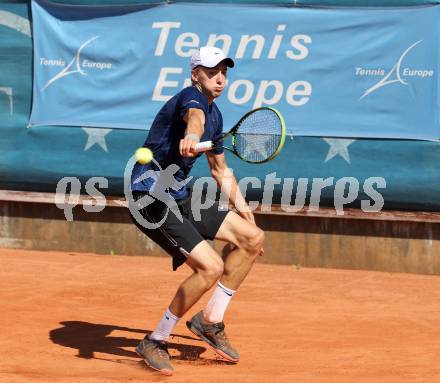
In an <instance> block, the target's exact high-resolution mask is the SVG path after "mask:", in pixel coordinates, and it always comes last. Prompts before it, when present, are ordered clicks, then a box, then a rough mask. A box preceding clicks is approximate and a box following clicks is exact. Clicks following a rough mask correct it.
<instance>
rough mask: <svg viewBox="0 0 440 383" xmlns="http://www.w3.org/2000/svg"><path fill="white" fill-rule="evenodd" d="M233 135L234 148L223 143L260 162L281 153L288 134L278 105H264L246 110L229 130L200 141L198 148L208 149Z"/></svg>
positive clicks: (247, 157) (242, 157)
mask: <svg viewBox="0 0 440 383" xmlns="http://www.w3.org/2000/svg"><path fill="white" fill-rule="evenodd" d="M227 136H232V148H227V147H224V146H223V148H224V149H226V150H229V151H230V152H232V153H234V154H235V155H236V156H238V157H239V158H240V159H242V160H243V161H246V162H250V163H254V164H261V163H263V162H267V161H270V160H272V159H274V158H275V157H276V156H277V155H278V154H280V152H281V149H282V148H283V146H284V140H285V138H286V125H285V123H284V119H283V116H282V115H281V113H280V112H278V111H277V110H276V109H273V108H269V107H262V108H258V109H254V110H252V111H250V112H249V113H246V114H245V115H244V116H243V117H242V118H241V119H240V121H238V122H237V123H236V124H235V125H234V127H233V128H232V129H231V130H230V131H229V132H228V133H225V134H223V135H222V136H221V137H220V138H219V139H217V140H215V141H204V142H199V143H198V144H197V145H196V147H195V150H196V152H206V151H209V150H211V149H213V148H215V147H218V146H219V145H221V143H222V142H223V140H224V139H225V138H226V137H227Z"/></svg>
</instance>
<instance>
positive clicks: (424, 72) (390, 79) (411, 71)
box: [355, 40, 434, 100]
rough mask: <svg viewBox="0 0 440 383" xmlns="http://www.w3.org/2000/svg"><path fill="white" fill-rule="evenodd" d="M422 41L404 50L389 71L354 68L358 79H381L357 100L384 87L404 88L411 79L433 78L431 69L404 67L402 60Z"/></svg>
mask: <svg viewBox="0 0 440 383" xmlns="http://www.w3.org/2000/svg"><path fill="white" fill-rule="evenodd" d="M422 41H423V40H419V41H416V42H415V43H414V44H412V45H410V46H409V47H408V48H406V49H405V50H404V51H403V53H402V54H401V55H400V57H399V58H398V59H397V61H396V63H395V64H394V66H393V67H392V68H391V70H388V71H387V70H386V69H385V68H363V67H356V69H355V75H356V76H358V77H378V76H380V77H382V78H381V79H380V80H379V81H377V82H376V83H375V84H374V85H372V86H370V87H369V88H368V89H366V90H365V91H364V93H363V94H362V96H361V97H360V98H359V100H362V99H364V98H365V97H367V96H368V95H370V94H372V93H374V92H376V91H377V90H379V89H380V88H383V87H385V86H388V85H391V84H394V83H399V84H401V85H404V86H408V85H409V80H410V79H411V78H422V79H425V78H431V77H433V76H434V70H433V69H426V68H423V69H420V68H417V69H415V68H411V67H409V66H405V65H404V60H405V58H406V57H407V55H408V54H409V53H410V52H411V51H412V50H413V49H414V48H415V47H416V46H417V45H418V44H420V43H421V42H422Z"/></svg>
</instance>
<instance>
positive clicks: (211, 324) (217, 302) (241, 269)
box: [187, 212, 264, 362]
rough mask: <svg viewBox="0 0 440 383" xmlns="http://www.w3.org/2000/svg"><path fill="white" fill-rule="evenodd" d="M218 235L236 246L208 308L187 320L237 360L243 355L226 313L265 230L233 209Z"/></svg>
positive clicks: (219, 350) (258, 250)
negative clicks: (232, 337) (227, 326)
mask: <svg viewBox="0 0 440 383" xmlns="http://www.w3.org/2000/svg"><path fill="white" fill-rule="evenodd" d="M216 238H217V239H220V240H223V241H227V242H229V243H231V244H233V245H234V246H235V249H234V250H233V251H231V252H230V253H229V254H228V256H227V258H226V261H225V264H224V271H223V274H222V276H221V278H220V280H219V281H218V282H217V286H216V288H215V290H214V293H213V295H212V297H211V299H210V301H209V302H208V304H207V306H206V308H205V309H204V310H203V311H201V312H199V313H198V314H196V315H195V316H194V317H193V318H192V319H191V320H190V321H188V322H187V327H188V328H189V329H190V330H191V331H192V332H193V333H194V334H196V335H198V336H199V337H200V338H201V339H203V340H204V341H205V342H207V343H208V344H209V345H210V346H211V347H212V348H213V349H214V351H216V352H217V353H218V354H219V355H221V356H222V357H224V358H225V359H227V360H229V361H231V362H238V361H239V359H240V355H239V353H238V352H237V351H236V350H235V349H234V348H233V347H232V346H231V344H230V343H229V340H228V338H227V336H226V333H225V331H224V329H225V325H224V323H223V316H224V313H225V311H226V309H227V307H228V304H229V302H230V300H231V298H232V297H233V296H234V294H235V291H236V289H237V288H238V287H239V286H240V284H241V283H242V282H243V280H244V279H245V277H246V275H247V274H248V273H249V271H250V269H251V268H252V265H253V263H254V262H255V259H256V258H257V257H258V255H260V254H261V252H262V249H263V242H264V232H263V231H262V230H261V229H259V228H258V227H257V226H255V225H254V224H252V223H250V222H248V221H246V220H244V219H243V218H241V217H240V216H239V215H238V214H236V213H233V212H230V213H229V214H228V215H227V216H226V218H225V220H224V222H223V224H222V225H221V227H220V229H219V231H218V233H217V235H216Z"/></svg>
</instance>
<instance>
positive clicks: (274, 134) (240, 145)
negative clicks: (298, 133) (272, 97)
mask: <svg viewBox="0 0 440 383" xmlns="http://www.w3.org/2000/svg"><path fill="white" fill-rule="evenodd" d="M281 136H282V124H281V121H280V118H279V116H278V114H277V113H276V112H275V111H273V110H271V109H259V110H257V111H255V112H254V113H251V114H250V115H248V116H247V117H246V118H245V119H244V120H243V121H242V122H241V124H240V127H239V129H238V131H237V133H236V134H235V142H234V148H235V150H236V152H237V154H238V155H239V156H240V157H241V158H243V159H244V160H246V161H249V162H264V161H267V160H268V159H270V158H271V157H272V156H273V155H274V154H275V153H276V152H277V150H278V148H279V146H280V144H281Z"/></svg>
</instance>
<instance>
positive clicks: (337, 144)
mask: <svg viewBox="0 0 440 383" xmlns="http://www.w3.org/2000/svg"><path fill="white" fill-rule="evenodd" d="M323 140H324V141H325V142H327V144H329V145H330V148H329V150H328V153H327V157H326V158H325V160H324V162H327V161H329V160H331V159H332V158H333V157H335V156H337V155H338V154H339V155H340V156H341V157H342V158H343V159H344V160H345V161H347V162H348V163H349V164H350V163H351V162H350V154H349V153H348V147H349V146H350V145H351V144H352V143H353V142H355V141H356V140H347V139H342V138H323Z"/></svg>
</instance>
